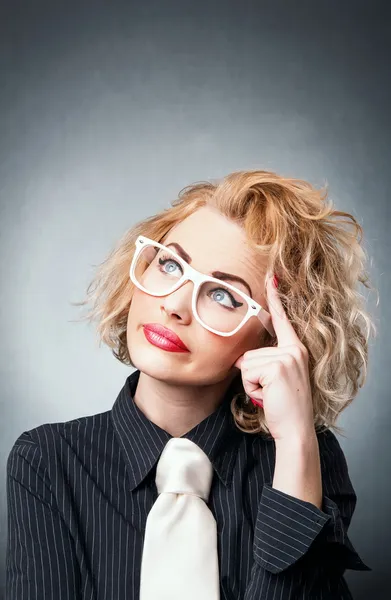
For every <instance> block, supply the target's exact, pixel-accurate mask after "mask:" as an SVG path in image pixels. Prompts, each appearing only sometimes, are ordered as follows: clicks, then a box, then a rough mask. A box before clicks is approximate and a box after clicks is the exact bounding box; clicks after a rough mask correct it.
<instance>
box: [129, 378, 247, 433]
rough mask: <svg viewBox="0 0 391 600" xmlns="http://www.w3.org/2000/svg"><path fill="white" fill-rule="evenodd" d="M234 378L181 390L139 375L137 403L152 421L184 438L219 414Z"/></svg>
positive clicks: (135, 399)
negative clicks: (215, 412)
mask: <svg viewBox="0 0 391 600" xmlns="http://www.w3.org/2000/svg"><path fill="white" fill-rule="evenodd" d="M235 375H236V374H235V373H234V374H233V376H231V377H228V378H227V379H224V380H223V381H220V382H218V383H215V384H212V385H204V386H189V385H183V386H181V385H177V384H173V383H167V382H166V381H161V380H159V379H154V378H153V377H151V376H150V375H147V374H146V373H143V372H140V377H139V380H138V383H137V388H136V392H135V395H134V401H135V403H136V405H137V406H138V408H139V409H140V410H141V411H142V412H143V413H144V414H145V415H146V417H147V418H148V419H149V420H150V421H152V422H153V423H155V424H156V425H158V426H159V427H160V428H161V429H164V430H165V431H167V432H168V433H169V434H170V435H172V436H173V437H181V436H182V435H184V434H185V433H187V432H188V431H190V430H191V429H193V427H195V426H196V425H198V424H199V423H201V421H203V420H204V419H206V418H207V417H208V416H209V415H211V414H212V413H213V412H214V411H215V410H217V408H218V407H219V406H220V404H221V403H222V401H223V398H224V395H225V393H226V391H227V389H228V387H229V385H230V383H231V381H232V379H233V377H234V376H235Z"/></svg>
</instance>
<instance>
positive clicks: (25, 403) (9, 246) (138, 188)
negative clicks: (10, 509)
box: [0, 0, 391, 600]
mask: <svg viewBox="0 0 391 600" xmlns="http://www.w3.org/2000/svg"><path fill="white" fill-rule="evenodd" d="M0 23H1V26H0V27H1V31H0V68H1V88H0V90H1V92H0V153H1V155H0V158H1V162H0V200H1V206H0V209H1V213H0V223H1V262H0V265H1V266H0V268H1V289H0V293H1V298H0V306H1V342H2V344H1V361H0V364H1V396H0V398H1V415H2V421H1V431H0V433H1V436H0V462H1V464H0V470H1V484H0V528H1V542H0V543H1V546H0V554H1V559H2V560H1V565H2V568H1V574H0V581H1V583H2V585H4V569H3V565H4V560H3V559H5V541H6V497H5V463H6V458H7V456H8V453H9V451H10V449H11V446H12V444H13V442H14V440H15V439H16V438H17V437H18V436H19V435H20V433H21V432H22V431H25V430H27V429H30V428H32V427H35V426H38V425H40V424H42V423H45V422H54V421H64V420H68V419H73V418H76V417H78V416H82V415H88V414H94V413H98V412H101V411H104V410H108V409H109V408H111V406H112V404H113V402H114V400H115V398H116V396H117V393H118V391H119V389H120V387H122V385H123V381H124V379H125V377H126V376H127V375H128V374H129V373H130V370H129V369H128V368H126V367H124V366H123V365H121V364H120V363H119V362H118V361H116V360H115V359H114V358H113V357H112V355H111V353H110V352H109V350H108V349H106V348H105V347H101V348H99V346H98V342H97V337H96V335H95V333H94V329H93V328H92V327H91V326H88V325H86V324H77V323H73V322H71V320H72V319H76V318H77V317H78V316H80V312H79V309H77V308H74V307H72V306H71V305H70V302H71V301H76V300H79V299H81V297H82V296H83V294H84V290H85V288H86V286H87V284H88V283H89V281H90V278H91V276H92V274H93V270H94V267H93V265H96V264H98V263H99V262H100V261H102V260H103V259H104V258H105V256H106V255H107V253H108V252H109V250H110V249H111V248H112V246H113V244H114V243H115V241H116V240H117V239H118V238H119V236H120V235H122V233H123V232H124V231H125V229H127V228H128V227H129V226H131V225H132V224H133V223H134V222H135V221H136V220H138V219H140V218H142V217H145V216H147V215H149V214H151V213H154V212H156V211H157V210H160V209H162V208H164V207H166V206H168V205H169V203H170V201H171V200H172V199H174V197H175V195H176V193H177V192H178V190H179V189H180V188H182V187H183V186H185V185H187V184H189V183H192V182H194V181H197V180H201V179H208V178H217V177H220V176H223V175H225V174H227V173H228V172H230V171H232V170H237V169H242V168H266V169H273V170H276V171H278V172H280V173H282V174H285V175H291V176H297V177H303V178H307V179H309V180H310V181H311V182H312V183H315V184H316V185H321V184H323V183H324V182H327V183H328V184H329V186H330V195H331V197H332V199H333V200H334V201H335V203H336V204H337V205H338V207H339V208H341V209H342V210H347V211H349V212H352V213H353V214H354V215H355V216H356V218H358V219H359V221H360V222H361V223H362V225H363V227H364V232H365V245H366V248H367V252H368V253H369V254H370V256H371V257H372V264H371V276H372V281H373V283H374V285H376V286H377V287H378V289H379V293H380V304H379V307H378V308H376V309H375V306H374V303H375V299H374V296H373V295H371V296H370V298H371V300H370V302H371V303H372V305H370V307H371V310H373V311H376V315H375V316H376V318H377V320H378V322H379V325H380V326H379V336H378V338H377V340H376V342H375V343H373V344H372V345H371V349H370V365H369V375H368V380H367V384H366V386H365V387H364V389H363V390H362V391H360V393H359V395H358V397H357V398H356V399H355V401H354V402H353V404H352V405H351V406H350V407H349V408H348V409H347V411H345V413H344V414H343V415H342V418H341V420H340V422H339V423H340V424H341V425H343V426H344V427H345V428H346V435H347V437H346V438H340V441H341V444H342V446H343V448H344V451H345V454H346V457H347V460H348V463H349V468H350V474H351V478H352V481H353V484H354V486H355V489H356V492H357V495H358V504H357V508H356V512H355V515H354V517H353V523H352V526H351V528H350V535H351V539H352V541H353V543H354V545H355V546H356V548H357V550H358V551H359V553H360V555H361V556H362V558H363V560H364V561H365V562H367V563H368V564H369V565H370V566H371V567H372V568H373V572H371V573H359V572H351V571H350V572H347V575H346V577H347V580H348V582H349V585H350V587H351V589H352V592H353V595H354V597H355V598H362V599H366V598H368V597H369V594H371V593H373V594H374V596H373V597H374V598H376V600H381V598H386V597H388V595H387V594H386V591H385V590H386V588H387V586H388V585H389V583H390V574H389V568H390V561H391V553H390V545H391V544H390V533H391V531H390V530H391V527H390V519H389V508H388V506H389V501H390V500H389V496H390V483H389V481H390V479H389V473H390V463H391V458H390V442H389V437H388V436H389V430H390V422H391V413H390V409H389V402H390V393H389V388H390V383H391V379H390V365H389V359H388V357H389V350H390V344H389V341H388V340H389V337H388V336H389V334H390V330H389V325H388V323H389V317H390V309H389V306H390V303H389V302H388V301H387V295H388V293H389V291H390V286H389V258H390V253H391V252H390V251H391V247H390V235H389V219H390V216H391V209H390V202H389V198H388V197H387V192H388V190H389V189H390V166H389V162H390V156H389V151H388V150H389V142H390V132H389V126H390V108H389V107H390V106H391V98H390V95H391V94H390V77H389V60H390V38H391V32H390V15H389V14H387V9H386V4H385V3H384V5H383V4H382V3H379V2H371V3H369V2H361V1H355V2H353V1H351V2H334V1H328V2H323V1H318V2H309V1H301V2H285V3H281V2H270V3H265V2H261V1H259V2H248V1H247V0H242V1H241V2H240V3H239V2H228V1H227V0H226V1H224V2H214V3H213V2H210V1H208V2H204V1H203V0H198V1H197V2H194V1H192V2H190V1H188V0H177V1H173V0H171V1H167V0H165V1H163V0H161V1H154V2H153V1H151V0H144V1H142V0H140V1H139V2H137V3H135V2H130V1H128V2H118V1H117V2H110V3H109V2H101V1H97V0H94V1H92V0H91V1H90V2H86V1H80V0H79V1H78V2H74V1H71V0H67V2H54V1H53V0H52V1H51V2H43V1H42V0H35V1H34V2H27V1H25V2H20V1H15V0H13V1H12V3H11V2H6V3H4V2H3V3H2V4H1V7H0ZM362 291H363V293H366V292H365V290H364V289H362ZM387 333H388V335H387Z"/></svg>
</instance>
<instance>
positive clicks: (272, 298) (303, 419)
mask: <svg viewBox="0 0 391 600" xmlns="http://www.w3.org/2000/svg"><path fill="white" fill-rule="evenodd" d="M266 291H267V298H268V305H269V312H270V314H271V317H272V322H273V326H274V329H275V332H276V335H277V343H278V345H277V347H265V348H256V349H255V350H249V351H247V352H245V353H244V354H243V355H242V356H240V357H239V358H238V360H237V361H236V362H235V367H238V368H239V369H241V371H242V380H243V387H244V390H245V392H246V393H247V394H248V395H249V396H250V397H251V398H254V399H255V400H258V401H259V400H261V401H262V402H261V403H260V405H261V406H262V403H263V409H264V412H265V419H266V422H267V425H268V427H269V430H270V433H271V435H272V436H273V438H274V439H275V440H276V441H280V440H284V439H298V438H299V439H302V438H303V437H305V436H306V435H307V434H308V433H309V432H311V433H313V431H314V420H313V406H312V394H311V387H310V380H309V371H308V351H307V349H306V347H305V346H304V345H303V344H302V343H301V342H300V340H299V338H298V337H297V335H296V332H295V330H294V329H293V327H292V324H291V323H290V321H289V319H288V317H287V314H286V312H285V309H284V307H283V305H282V302H281V300H280V297H279V295H278V292H277V289H276V288H275V287H274V285H273V283H272V278H269V279H268V281H267V284H266Z"/></svg>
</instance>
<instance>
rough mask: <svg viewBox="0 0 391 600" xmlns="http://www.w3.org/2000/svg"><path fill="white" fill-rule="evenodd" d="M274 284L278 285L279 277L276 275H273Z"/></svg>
mask: <svg viewBox="0 0 391 600" xmlns="http://www.w3.org/2000/svg"><path fill="white" fill-rule="evenodd" d="M273 285H274V287H275V288H276V287H278V279H277V276H276V275H274V277H273Z"/></svg>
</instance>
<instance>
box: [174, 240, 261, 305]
mask: <svg viewBox="0 0 391 600" xmlns="http://www.w3.org/2000/svg"><path fill="white" fill-rule="evenodd" d="M166 246H167V248H168V247H169V246H174V248H175V249H176V251H177V252H178V254H179V256H180V257H181V258H183V260H185V261H186V262H187V263H189V264H190V263H191V256H190V255H189V254H188V253H187V252H186V250H184V249H183V248H182V246H181V245H180V244H177V243H176V242H171V243H170V244H166ZM211 275H212V277H215V278H216V279H221V280H222V281H238V282H239V283H241V284H242V285H244V286H245V287H246V288H247V289H248V291H249V296H250V297H251V298H252V297H253V293H252V291H251V288H250V286H249V284H248V283H247V281H245V280H244V279H242V278H241V277H239V276H238V275H233V274H232V273H225V272H224V271H212V273H211Z"/></svg>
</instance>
